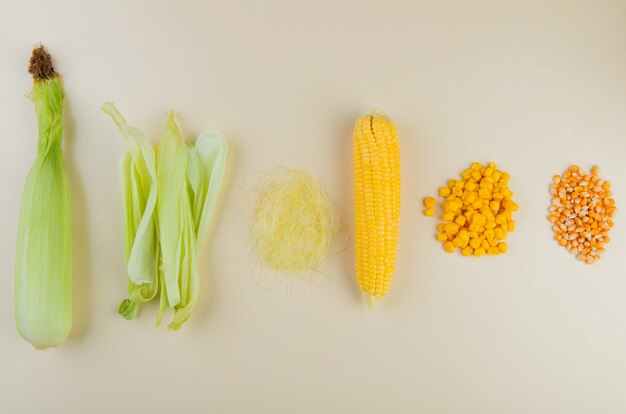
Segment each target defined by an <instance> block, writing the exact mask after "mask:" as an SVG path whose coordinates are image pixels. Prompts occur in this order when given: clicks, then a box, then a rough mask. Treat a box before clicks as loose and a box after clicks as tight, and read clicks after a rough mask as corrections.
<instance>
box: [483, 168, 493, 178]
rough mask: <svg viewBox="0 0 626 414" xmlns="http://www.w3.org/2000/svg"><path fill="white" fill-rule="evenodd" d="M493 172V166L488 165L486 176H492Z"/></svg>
mask: <svg viewBox="0 0 626 414" xmlns="http://www.w3.org/2000/svg"><path fill="white" fill-rule="evenodd" d="M491 174H493V168H491V167H487V168H485V173H484V174H483V175H484V176H485V177H490V176H491Z"/></svg>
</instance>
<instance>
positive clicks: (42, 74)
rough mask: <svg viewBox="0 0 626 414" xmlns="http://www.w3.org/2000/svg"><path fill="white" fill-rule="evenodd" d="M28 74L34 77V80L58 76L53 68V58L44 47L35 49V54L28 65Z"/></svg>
mask: <svg viewBox="0 0 626 414" xmlns="http://www.w3.org/2000/svg"><path fill="white" fill-rule="evenodd" d="M28 73H30V74H31V75H32V76H33V80H42V79H50V78H52V77H54V76H58V74H57V73H56V72H55V71H54V67H53V66H52V56H50V53H48V51H47V50H46V48H45V47H43V45H39V46H37V47H36V48H34V49H33V54H32V55H31V57H30V61H29V63H28Z"/></svg>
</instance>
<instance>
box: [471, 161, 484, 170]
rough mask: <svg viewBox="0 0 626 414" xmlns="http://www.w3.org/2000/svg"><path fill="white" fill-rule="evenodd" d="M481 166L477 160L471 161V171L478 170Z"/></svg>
mask: <svg viewBox="0 0 626 414" xmlns="http://www.w3.org/2000/svg"><path fill="white" fill-rule="evenodd" d="M482 167H483V166H482V165H481V164H480V163H479V162H473V163H472V165H471V167H470V168H471V169H472V170H473V171H480V169H481V168H482Z"/></svg>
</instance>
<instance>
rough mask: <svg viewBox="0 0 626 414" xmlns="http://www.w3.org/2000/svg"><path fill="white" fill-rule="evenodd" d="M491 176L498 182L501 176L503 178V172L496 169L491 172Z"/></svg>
mask: <svg viewBox="0 0 626 414" xmlns="http://www.w3.org/2000/svg"><path fill="white" fill-rule="evenodd" d="M491 178H493V181H494V182H496V183H497V182H498V181H500V178H502V173H501V172H500V171H494V172H493V174H491Z"/></svg>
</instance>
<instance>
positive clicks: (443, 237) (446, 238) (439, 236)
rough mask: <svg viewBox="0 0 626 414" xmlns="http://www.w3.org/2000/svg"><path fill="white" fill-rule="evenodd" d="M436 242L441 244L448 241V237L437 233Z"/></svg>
mask: <svg viewBox="0 0 626 414" xmlns="http://www.w3.org/2000/svg"><path fill="white" fill-rule="evenodd" d="M437 240H438V241H440V242H442V243H443V242H445V241H446V240H448V236H447V235H446V233H437Z"/></svg>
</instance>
